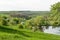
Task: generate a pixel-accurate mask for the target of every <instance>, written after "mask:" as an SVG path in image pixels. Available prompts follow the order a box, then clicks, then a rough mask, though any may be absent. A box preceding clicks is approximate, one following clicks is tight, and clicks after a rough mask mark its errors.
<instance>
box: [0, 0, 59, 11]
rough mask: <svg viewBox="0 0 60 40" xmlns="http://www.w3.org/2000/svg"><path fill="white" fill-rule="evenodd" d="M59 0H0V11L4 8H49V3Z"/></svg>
mask: <svg viewBox="0 0 60 40" xmlns="http://www.w3.org/2000/svg"><path fill="white" fill-rule="evenodd" d="M58 1H60V0H45V1H44V0H0V11H4V10H5V11H6V10H41V11H45V10H50V5H52V4H53V3H56V2H58Z"/></svg>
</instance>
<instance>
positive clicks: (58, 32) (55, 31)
mask: <svg viewBox="0 0 60 40" xmlns="http://www.w3.org/2000/svg"><path fill="white" fill-rule="evenodd" d="M44 32H45V33H50V34H56V35H60V27H55V28H53V27H52V26H49V27H48V28H47V29H46V28H44Z"/></svg>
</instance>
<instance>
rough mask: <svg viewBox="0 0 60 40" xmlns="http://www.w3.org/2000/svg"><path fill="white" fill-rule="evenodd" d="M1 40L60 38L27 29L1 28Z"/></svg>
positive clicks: (56, 39)
mask: <svg viewBox="0 0 60 40" xmlns="http://www.w3.org/2000/svg"><path fill="white" fill-rule="evenodd" d="M0 40H60V36H59V35H52V34H47V33H43V32H40V31H36V32H32V31H31V30H27V29H12V28H6V27H0Z"/></svg>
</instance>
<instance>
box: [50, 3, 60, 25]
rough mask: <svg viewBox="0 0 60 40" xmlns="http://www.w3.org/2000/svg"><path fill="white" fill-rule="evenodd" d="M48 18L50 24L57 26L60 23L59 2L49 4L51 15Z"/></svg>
mask: <svg viewBox="0 0 60 40" xmlns="http://www.w3.org/2000/svg"><path fill="white" fill-rule="evenodd" d="M50 19H51V20H49V21H50V22H51V25H52V26H58V25H59V24H60V23H59V22H60V2H58V3H55V4H53V5H52V6H51V15H50Z"/></svg>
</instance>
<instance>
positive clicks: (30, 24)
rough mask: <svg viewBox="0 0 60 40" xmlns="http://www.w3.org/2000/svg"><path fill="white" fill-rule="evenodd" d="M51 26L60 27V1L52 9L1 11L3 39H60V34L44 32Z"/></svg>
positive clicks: (0, 31)
mask: <svg viewBox="0 0 60 40" xmlns="http://www.w3.org/2000/svg"><path fill="white" fill-rule="evenodd" d="M49 26H52V27H53V28H55V27H60V2H57V3H55V4H53V5H52V6H51V10H50V11H0V39H1V40H20V39H21V40H37V39H38V40H60V35H55V34H48V33H44V31H43V28H44V27H46V28H48V27H49ZM49 36H50V37H49ZM52 37H53V38H52Z"/></svg>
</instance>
